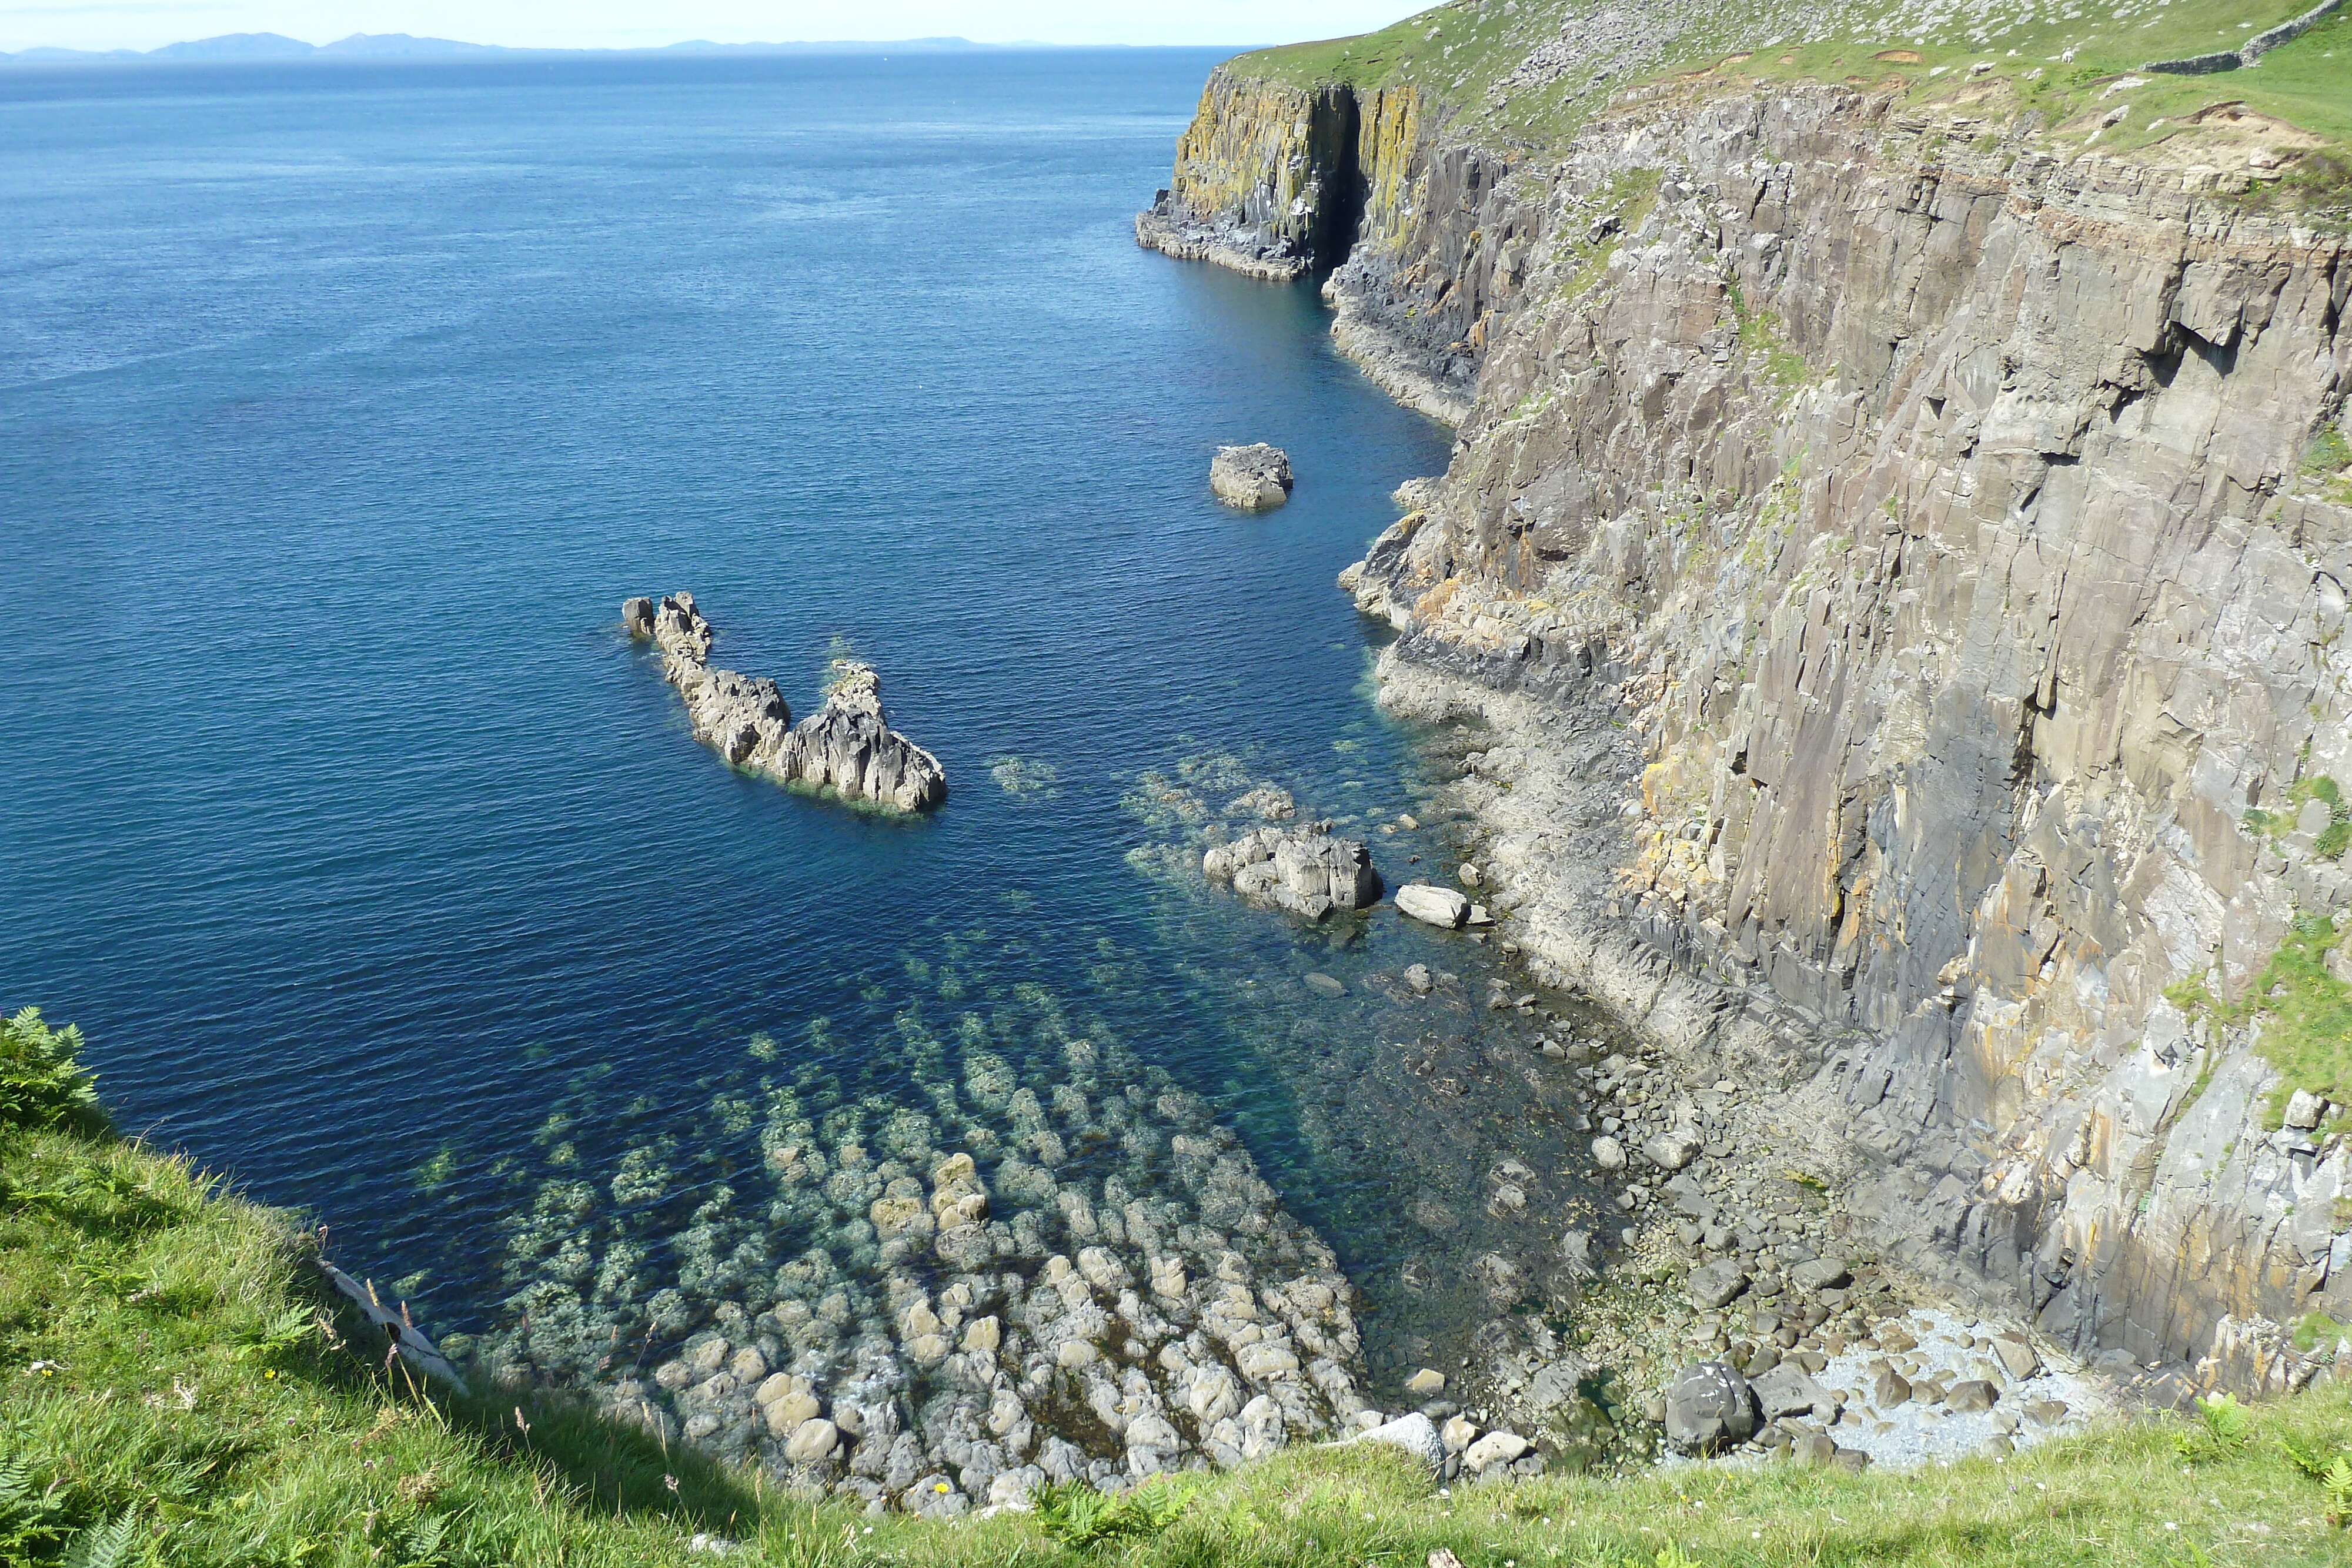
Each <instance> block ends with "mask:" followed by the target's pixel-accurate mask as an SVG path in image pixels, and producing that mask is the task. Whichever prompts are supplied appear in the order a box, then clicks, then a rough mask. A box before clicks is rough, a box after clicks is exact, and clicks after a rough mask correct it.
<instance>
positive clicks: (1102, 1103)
mask: <svg viewBox="0 0 2352 1568" xmlns="http://www.w3.org/2000/svg"><path fill="white" fill-rule="evenodd" d="M1021 990H1022V992H1023V995H1022V996H1021V997H1020V998H1019V1002H1018V1006H1017V1007H1016V1008H1015V1009H1012V1011H1013V1012H1014V1013H1017V1014H1018V1016H1019V1023H1018V1025H1017V1027H1016V1026H1015V1025H1014V1024H1013V1019H1012V1018H1011V1017H1010V1016H1009V1015H1008V1014H1007V1013H1006V1012H1005V1011H1002V1010H1000V1011H999V1012H997V1013H996V1015H995V1021H996V1029H995V1030H994V1032H992V1031H991V1030H989V1029H986V1028H983V1027H982V1022H981V1019H980V1017H979V1015H977V1014H967V1015H966V1022H965V1024H964V1026H963V1027H962V1029H961V1031H960V1032H959V1033H956V1034H954V1035H951V1036H948V1037H938V1036H931V1035H929V1034H928V1033H927V1032H925V1031H922V1030H920V1026H919V1024H917V1023H916V1022H915V1021H914V1019H912V1017H911V1015H902V1026H901V1028H902V1033H903V1034H905V1036H906V1038H904V1039H902V1040H901V1041H900V1042H899V1044H900V1047H901V1051H902V1053H903V1055H904V1057H905V1059H906V1061H908V1063H909V1067H908V1082H906V1083H904V1084H903V1085H901V1086H899V1088H898V1092H887V1093H879V1094H877V1093H868V1094H866V1096H865V1097H864V1098H862V1099H860V1100H857V1101H855V1102H845V1101H842V1100H840V1099H839V1098H838V1097H837V1096H835V1095H833V1094H831V1093H829V1092H823V1091H822V1090H821V1088H820V1087H814V1086H813V1087H812V1088H810V1089H808V1090H805V1091H803V1090H796V1089H794V1088H792V1087H788V1086H787V1085H786V1084H785V1083H784V1082H780V1081H778V1080H777V1079H776V1078H775V1077H774V1076H772V1075H771V1076H769V1077H767V1078H764V1079H763V1080H762V1082H763V1083H764V1085H765V1088H764V1096H763V1097H764V1119H763V1120H762V1122H761V1124H760V1128H759V1139H758V1141H759V1145H760V1147H761V1150H762V1151H763V1159H762V1161H761V1167H760V1170H759V1172H758V1174H757V1176H756V1177H751V1176H746V1177H740V1178H738V1179H737V1180H735V1181H734V1182H731V1183H730V1184H728V1185H725V1186H720V1187H719V1188H718V1189H717V1190H716V1191H715V1192H714V1193H712V1194H710V1195H709V1197H707V1198H706V1199H705V1201H704V1202H703V1203H702V1205H701V1207H700V1208H699V1209H698V1212H697V1216H696V1223H695V1225H694V1226H693V1227H692V1228H689V1229H688V1231H687V1232H686V1233H685V1234H684V1235H683V1236H681V1237H680V1238H679V1239H678V1240H677V1243H675V1246H676V1248H677V1251H678V1253H679V1263H680V1266H679V1267H678V1268H677V1273H676V1276H675V1279H674V1281H673V1282H670V1283H667V1284H663V1285H660V1286H659V1288H657V1289H654V1288H650V1287H651V1286H652V1285H653V1281H652V1279H650V1278H648V1277H647V1276H648V1275H649V1274H650V1273H651V1270H650V1268H649V1262H650V1259H649V1256H648V1248H647V1246H646V1243H645V1242H643V1241H641V1240H639V1239H634V1238H633V1237H632V1236H631V1235H630V1234H628V1232H627V1231H626V1230H625V1229H621V1228H615V1226H614V1222H613V1221H609V1220H604V1221H600V1220H596V1219H593V1218H591V1207H592V1203H593V1195H592V1194H590V1193H589V1192H587V1191H586V1190H584V1189H580V1190H574V1189H573V1188H572V1186H569V1185H568V1184H565V1183H562V1182H559V1183H555V1184H553V1185H552V1186H550V1187H549V1188H548V1189H547V1193H546V1195H545V1196H543V1197H542V1200H541V1204H540V1206H539V1209H538V1212H537V1213H536V1214H535V1215H534V1216H533V1217H532V1218H530V1219H529V1220H527V1221H522V1222H519V1224H518V1226H517V1234H516V1237H515V1241H514V1245H513V1248H512V1249H511V1255H512V1258H513V1260H514V1278H515V1282H516V1287H517V1294H516V1295H515V1297H514V1298H513V1301H511V1303H510V1305H511V1307H512V1308H513V1309H514V1310H515V1311H516V1312H517V1313H518V1314H519V1315H518V1317H517V1319H516V1321H515V1322H514V1324H513V1325H512V1326H511V1327H510V1328H509V1329H507V1330H505V1331H503V1332H501V1333H499V1334H498V1335H495V1336H493V1337H491V1338H490V1339H489V1340H488V1341H486V1342H485V1343H481V1344H479V1345H467V1346H466V1347H464V1348H466V1349H467V1350H468V1351H469V1352H471V1353H472V1354H476V1355H477V1356H478V1357H479V1358H480V1359H481V1360H482V1361H483V1362H484V1363H485V1364H487V1366H488V1370H489V1373H490V1375H492V1376H493V1377H494V1378H496V1379H498V1380H499V1381H502V1382H509V1383H511V1382H514V1381H517V1380H520V1379H540V1380H545V1381H550V1382H553V1383H557V1384H561V1385H570V1386H573V1387H577V1388H580V1389H582V1390H583V1392H585V1393H587V1394H589V1395H590V1396H593V1398H594V1399H595V1400H596V1401H597V1402H598V1403H599V1404H600V1406H603V1407H604V1409H606V1410H608V1411H609V1412H611V1413H612V1414H614V1415H615V1416H618V1417H620V1418H622V1419H625V1420H627V1421H630V1422H633V1423H635V1424H638V1425H641V1426H643V1427H646V1429H648V1430H650V1431H653V1432H656V1433H657V1434H659V1435H660V1436H661V1437H663V1438H664V1439H665V1440H666V1441H678V1440H683V1441H686V1442H689V1443H693V1444H695V1445H697V1446H698V1447H699V1448H704V1449H706V1450H708V1451H709V1452H711V1453H713V1454H715V1455H718V1456H719V1457H720V1458H725V1459H729V1460H735V1461H741V1462H747V1463H751V1462H755V1463H758V1464H760V1465H761V1466H762V1467H763V1468H764V1469H766V1470H767V1471H768V1472H769V1473H770V1474H771V1475H772V1476H774V1477H776V1478H777V1479H780V1480H782V1481H783V1482H784V1483H786V1484H788V1485H792V1486H794V1487H797V1488H800V1489H802V1490H808V1491H811V1492H826V1493H831V1494H834V1495H836V1496H839V1497H842V1498H845V1499H850V1500H856V1501H859V1502H862V1503H865V1504H866V1505H869V1506H870V1507H872V1508H874V1509H877V1510H881V1509H903V1510H905V1511H910V1512H915V1513H920V1514H925V1515H939V1516H947V1515H953V1514H959V1513H962V1512H965V1511H970V1510H974V1509H982V1508H988V1507H1002V1506H1022V1505H1024V1503H1025V1500H1027V1499H1028V1498H1029V1497H1030V1496H1031V1495H1032V1494H1033V1493H1034V1491H1035V1490H1037V1489H1039V1488H1041V1487H1043V1486H1045V1485H1046V1484H1047V1483H1049V1482H1055V1481H1068V1480H1073V1479H1086V1480H1088V1481H1090V1482H1092V1483H1094V1484H1096V1485H1097V1486H1102V1487H1106V1488H1110V1489H1113V1490H1116V1489H1118V1488H1123V1487H1126V1486H1129V1485H1132V1484H1133V1483H1134V1482H1136V1481H1139V1480H1141V1479H1146V1478H1148V1477H1150V1476H1152V1475H1156V1474H1159V1473H1160V1472H1162V1471H1165V1470H1171V1469H1183V1468H1188V1467H1200V1466H1219V1467H1226V1468H1230V1467H1233V1466H1235V1465H1239V1464H1242V1463H1244V1462H1245V1461H1246V1460H1249V1459H1254V1458H1259V1457H1262V1456H1263V1455H1265V1454H1267V1453H1271V1452H1273V1451H1275V1450H1276V1449H1278V1448H1283V1447H1284V1446H1286V1445H1287V1444H1291V1443H1296V1442H1302V1441H1312V1440H1321V1439H1328V1438H1332V1437H1341V1436H1345V1435H1348V1434H1350V1433H1354V1432H1357V1431H1360V1430H1362V1429H1364V1428H1365V1427H1370V1426H1377V1425H1379V1424H1380V1418H1379V1416H1378V1415H1377V1414H1376V1413H1371V1412H1370V1411H1369V1410H1368V1406H1367V1402H1366V1400H1365V1398H1364V1396H1362V1394H1361V1393H1360V1386H1361V1381H1362V1361H1361V1342H1360V1335H1359V1332H1358V1329H1357V1326H1356V1322H1355V1319H1354V1312H1355V1306H1356V1302H1357V1297H1356V1294H1355V1292H1354V1291H1353V1290H1352V1288H1351V1287H1350V1286H1349V1281H1348V1280H1347V1279H1346V1277H1345V1276H1344V1275H1343V1274H1342V1273H1341V1272H1340V1271H1339V1269H1338V1268H1337V1266H1336V1264H1335V1261H1334V1260H1333V1257H1332V1255H1331V1253H1330V1250H1329V1249H1328V1248H1327V1247H1326V1246H1325V1245H1324V1243H1323V1242H1322V1241H1321V1240H1320V1239H1318V1237H1317V1236H1316V1235H1315V1234H1314V1232H1313V1231H1311V1230H1310V1229H1308V1228H1306V1227H1305V1226H1303V1225H1301V1224H1299V1223H1298V1222H1297V1220H1295V1219H1294V1218H1291V1217H1290V1216H1289V1215H1288V1214H1287V1213H1286V1212H1285V1210H1284V1209H1283V1207H1282V1206H1281V1204H1280V1202H1279V1201H1278V1199H1277V1198H1276V1195H1275V1193H1274V1192H1273V1191H1272V1189H1271V1188H1269V1187H1268V1186H1267V1185H1266V1184H1265V1181H1264V1180H1263V1179H1262V1178H1261V1177H1260V1176H1259V1175H1258V1173H1257V1169H1256V1166H1255V1163H1254V1162H1253V1161H1252V1159H1251V1157H1250V1155H1248V1153H1247V1152H1246V1151H1245V1150H1244V1148H1243V1147H1242V1145H1241V1142H1240V1140H1239V1139H1238V1138H1237V1137H1236V1136H1235V1135H1234V1133H1233V1132H1232V1131H1231V1129H1229V1128H1227V1127H1224V1126H1223V1125H1220V1124H1218V1123H1217V1122H1216V1120H1215V1119H1214V1118H1213V1116H1212V1114H1211V1111H1210V1107H1209V1106H1208V1105H1207V1103H1205V1102H1203V1101H1202V1100H1201V1099H1200V1097H1199V1096H1197V1095H1195V1094H1193V1093H1191V1092H1187V1091H1185V1090H1183V1089H1181V1088H1180V1087H1179V1086H1178V1085H1177V1084H1176V1083H1175V1082H1174V1081H1173V1080H1171V1078H1170V1076H1169V1075H1168V1073H1166V1072H1165V1071H1161V1070H1160V1069H1159V1068H1157V1067H1154V1066H1150V1065H1149V1064H1147V1063H1145V1062H1143V1061H1140V1060H1139V1058H1138V1057H1137V1056H1136V1055H1135V1054H1134V1053H1133V1052H1131V1051H1129V1050H1127V1049H1126V1048H1125V1047H1123V1046H1121V1045H1118V1044H1117V1043H1114V1042H1108V1041H1104V1040H1100V1039H1099V1038H1097V1034H1096V1032H1095V1031H1092V1030H1089V1031H1088V1032H1086V1033H1080V1032H1078V1025H1077V1024H1076V1020H1075V1019H1072V1018H1070V1017H1069V1016H1068V1015H1067V1014H1066V1012H1065V1011H1064V1010H1063V1009H1062V1006H1061V1004H1060V1003H1059V1002H1058V1001H1057V999H1056V998H1054V997H1053V996H1051V995H1050V994H1047V993H1045V991H1044V990H1043V989H1042V988H1036V987H1024V988H1021ZM799 1077H800V1079H801V1080H803V1081H804V1082H812V1084H814V1080H811V1078H810V1075H809V1074H808V1073H806V1072H803V1073H802V1074H800V1075H799ZM916 1106H923V1107H926V1109H923V1110H918V1109H915V1107H916ZM671 1179H672V1178H671V1175H670V1172H669V1170H668V1168H667V1166H666V1165H665V1164H664V1163H663V1156H662V1153H661V1150H660V1147H659V1145H648V1146H647V1147H646V1149H644V1150H643V1151H641V1152H640V1153H637V1154H634V1155H630V1156H629V1157H627V1158H625V1159H624V1160H623V1161H622V1163H621V1167H620V1170H619V1172H618V1173H617V1174H616V1175H615V1176H614V1178H613V1180H612V1182H611V1184H610V1185H611V1189H612V1197H613V1198H614V1201H615V1202H616V1203H618V1204H621V1205H625V1206H628V1207H633V1208H642V1207H644V1206H646V1205H647V1204H648V1203H656V1202H658V1201H659V1200H660V1198H661V1197H662V1195H663V1193H664V1191H665V1189H666V1186H667V1183H668V1182H669V1181H670V1180H671ZM754 1185H756V1186H757V1187H758V1188H760V1189H761V1190H758V1191H753V1190H751V1187H752V1186H754ZM444 1343H445V1345H451V1344H452V1343H453V1342H452V1341H445V1342H444ZM631 1346H635V1347H638V1348H635V1349H634V1350H633V1349H631V1348H629V1347H631ZM651 1346H668V1347H671V1348H668V1349H667V1350H663V1351H660V1352H658V1353H657V1354H648V1352H647V1349H646V1348H645V1347H651ZM616 1347H617V1348H616Z"/></svg>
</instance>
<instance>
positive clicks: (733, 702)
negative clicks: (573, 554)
mask: <svg viewBox="0 0 2352 1568" xmlns="http://www.w3.org/2000/svg"><path fill="white" fill-rule="evenodd" d="M621 621H622V623H623V624H624V625H625V626H627V627H628V629H629V635H631V636H632V637H635V638H637V639H639V640H640V641H643V640H646V639H650V640H651V641H652V642H653V643H654V644H655V645H656V647H658V648H660V649H661V651H662V676H663V678H664V679H665V680H667V681H668V682H669V684H670V685H674V686H676V687H677V695H678V696H679V698H680V699H681V700H683V701H684V702H685V704H686V713H687V717H688V720H689V721H691V723H692V724H693V727H694V737H695V739H697V740H699V741H701V742H702V743H703V744H704V745H705V746H708V747H710V748H711V749H712V750H713V751H716V752H717V753H719V756H721V757H723V758H726V759H727V760H728V761H729V762H730V763H731V764H733V765H734V766H735V767H738V768H752V769H755V770H757V771H761V772H768V771H772V770H773V765H774V760H775V758H777V757H778V756H779V755H780V754H781V753H782V749H783V747H784V744H785V742H786V740H787V738H788V737H789V736H790V735H791V732H792V724H793V710H792V708H791V707H790V706H788V705H787V704H786V703H785V701H784V698H783V695H782V693H781V692H779V691H778V690H777V689H776V683H775V682H773V681H771V680H767V679H764V678H761V677H758V676H752V675H741V674H736V673H735V672H734V671H733V670H715V669H712V668H711V667H710V665H709V664H708V663H707V661H708V660H709V657H710V644H711V642H712V638H713V632H712V631H711V626H710V622H709V621H707V620H705V619H704V618H703V616H702V612H700V611H698V610H697V609H696V608H695V607H694V595H692V594H691V593H673V594H670V595H669V596H667V598H665V599H663V600H662V601H660V603H659V604H656V603H655V602H654V601H651V600H646V599H631V600H628V601H625V602H624V603H623V604H622V606H621Z"/></svg>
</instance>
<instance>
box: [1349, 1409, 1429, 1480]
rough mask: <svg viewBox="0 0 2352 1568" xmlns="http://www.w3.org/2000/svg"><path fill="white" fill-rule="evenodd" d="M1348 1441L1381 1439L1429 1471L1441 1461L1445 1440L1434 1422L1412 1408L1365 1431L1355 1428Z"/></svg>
mask: <svg viewBox="0 0 2352 1568" xmlns="http://www.w3.org/2000/svg"><path fill="white" fill-rule="evenodd" d="M1345 1440H1346V1441H1348V1442H1350V1443H1384V1444H1386V1445H1388V1446H1389V1447H1390V1448H1402V1449H1403V1450H1404V1451H1405V1452H1406V1453H1408V1454H1411V1455H1412V1457H1413V1458H1416V1459H1418V1460H1420V1461H1421V1462H1422V1464H1423V1465H1424V1466H1426V1467H1427V1468H1428V1469H1429V1470H1430V1471H1431V1472H1432V1473H1435V1472H1436V1470H1437V1469H1439V1467H1441V1466H1442V1465H1444V1463H1445V1444H1444V1441H1443V1440H1442V1439H1441V1438H1440V1437H1439V1436H1438V1432H1437V1424H1436V1423H1435V1422H1433V1421H1432V1420H1431V1419H1430V1418H1429V1417H1428V1416H1424V1415H1423V1414H1422V1413H1421V1412H1420V1411H1418V1410H1415V1411H1413V1412H1412V1413H1411V1414H1409V1415H1404V1416H1398V1417H1397V1418H1396V1419H1395V1420H1393V1421H1389V1422H1384V1423H1382V1424H1381V1425H1380V1426H1378V1427H1372V1428H1371V1429H1370V1430H1369V1431H1364V1432H1359V1433H1357V1434H1356V1435H1355V1436H1354V1437H1349V1438H1347V1439H1345Z"/></svg>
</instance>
